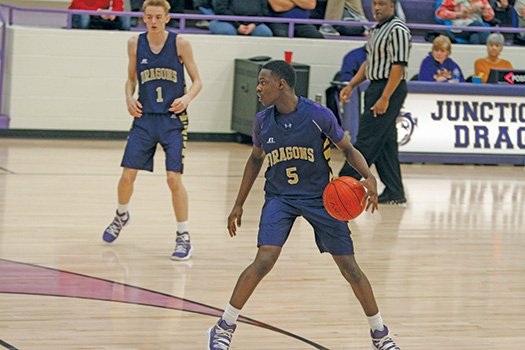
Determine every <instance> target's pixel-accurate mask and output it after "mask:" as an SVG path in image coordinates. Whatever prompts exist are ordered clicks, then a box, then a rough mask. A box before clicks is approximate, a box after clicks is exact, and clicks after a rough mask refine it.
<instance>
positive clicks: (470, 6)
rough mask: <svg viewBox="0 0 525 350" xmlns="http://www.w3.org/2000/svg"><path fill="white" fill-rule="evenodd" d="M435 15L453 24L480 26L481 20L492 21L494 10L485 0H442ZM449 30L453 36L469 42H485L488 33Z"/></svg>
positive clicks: (481, 24)
mask: <svg viewBox="0 0 525 350" xmlns="http://www.w3.org/2000/svg"><path fill="white" fill-rule="evenodd" d="M438 1H441V0H438ZM436 17H437V18H439V19H440V20H443V21H445V23H446V24H450V25H453V26H463V27H467V26H469V27H472V26H475V27H482V26H484V24H483V21H485V22H491V21H493V19H494V10H493V9H492V7H490V4H489V3H488V1H487V0H443V2H442V3H441V5H439V7H438V9H437V10H436ZM451 32H452V35H453V36H454V37H455V38H458V39H463V40H466V41H467V43H470V44H485V43H486V42H487V37H488V35H489V33H488V32H473V31H456V30H452V31H451Z"/></svg>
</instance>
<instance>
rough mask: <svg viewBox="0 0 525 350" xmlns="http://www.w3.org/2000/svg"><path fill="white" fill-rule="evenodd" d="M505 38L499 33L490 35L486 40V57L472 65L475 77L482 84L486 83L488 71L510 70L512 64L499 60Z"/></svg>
mask: <svg viewBox="0 0 525 350" xmlns="http://www.w3.org/2000/svg"><path fill="white" fill-rule="evenodd" d="M504 44H505V38H504V37H503V35H501V34H500V33H492V34H490V35H489V37H488V39H487V54H488V55H487V57H483V58H479V59H477V60H476V62H475V63H474V72H475V75H476V76H478V77H481V80H482V81H483V83H486V82H487V79H488V77H489V74H490V70H491V69H492V68H494V69H512V64H511V63H510V62H509V61H507V60H504V59H502V58H499V55H500V54H501V51H502V50H503V45H504Z"/></svg>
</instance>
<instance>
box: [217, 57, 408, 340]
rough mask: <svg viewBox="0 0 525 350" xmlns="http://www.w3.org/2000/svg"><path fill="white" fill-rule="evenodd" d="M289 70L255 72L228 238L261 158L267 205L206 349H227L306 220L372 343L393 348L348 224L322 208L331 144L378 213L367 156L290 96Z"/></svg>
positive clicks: (315, 108)
mask: <svg viewBox="0 0 525 350" xmlns="http://www.w3.org/2000/svg"><path fill="white" fill-rule="evenodd" d="M295 81H296V76H295V71H294V69H293V67H292V66H291V65H289V64H288V63H286V62H285V61H270V62H268V63H266V64H265V65H264V66H263V67H262V68H261V70H260V72H259V76H258V82H259V84H258V85H257V96H258V97H259V100H260V101H261V103H262V104H263V105H264V106H269V107H268V108H266V109H265V110H263V111H261V112H259V113H258V114H257V115H256V117H255V121H254V126H253V135H252V139H253V148H252V153H251V154H250V157H249V158H248V161H247V163H246V166H245V168H244V174H243V178H242V182H241V185H240V189H239V192H238V194H237V199H236V201H235V204H234V206H233V209H232V211H231V213H230V215H229V217H228V231H229V233H230V236H232V237H233V236H235V235H236V234H237V228H238V227H240V226H241V218H242V213H243V205H244V202H245V201H246V198H247V197H248V194H249V192H250V190H251V188H252V186H253V183H254V182H255V180H256V178H257V176H258V174H259V171H260V170H261V167H262V165H263V162H264V159H265V158H267V159H268V169H267V170H266V173H265V178H266V183H265V192H266V200H265V203H264V206H263V209H262V214H261V220H260V223H259V234H258V241H257V246H258V247H259V248H258V252H257V255H256V257H255V260H254V261H253V262H252V263H251V264H250V265H249V266H248V267H247V268H246V269H245V270H244V271H243V272H242V273H241V275H240V277H239V279H238V281H237V284H236V286H235V288H234V290H233V294H232V296H231V298H230V302H229V304H228V305H227V307H226V309H225V310H224V314H223V316H222V318H221V319H220V320H219V321H218V322H217V324H215V325H214V326H213V327H211V328H210V329H209V330H208V349H209V350H228V349H230V344H231V340H232V337H233V332H234V331H235V328H236V322H237V318H238V317H239V314H240V312H241V309H242V308H243V307H244V305H245V303H246V302H247V301H248V298H249V297H250V296H251V294H252V293H253V291H254V290H255V288H256V286H257V285H258V284H259V282H260V281H261V280H262V279H263V278H264V276H265V275H266V274H268V273H269V272H270V270H271V269H272V267H273V265H274V264H275V262H276V261H277V259H278V258H279V255H280V253H281V250H282V247H283V246H284V244H285V242H286V240H287V238H288V235H289V233H290V230H291V228H292V225H293V222H294V220H295V219H296V218H297V217H298V216H302V217H304V218H305V219H306V220H307V221H308V222H309V223H310V224H311V225H312V227H313V229H314V232H315V241H316V243H317V247H318V248H319V251H320V252H321V253H324V252H327V253H329V254H331V255H332V257H333V259H334V261H335V263H336V264H337V266H338V267H339V270H340V271H341V273H342V274H343V277H344V278H345V279H346V280H347V281H348V282H349V284H350V286H351V288H352V290H353V291H354V293H355V295H356V297H357V299H358V300H359V302H360V303H361V306H362V308H363V311H364V313H365V315H366V317H367V319H368V323H369V325H370V329H371V330H370V334H371V336H372V346H373V348H374V349H380V350H396V349H397V350H399V347H398V346H397V345H396V343H395V342H394V340H393V339H392V337H391V336H390V335H389V331H388V328H387V327H386V326H385V325H384V324H383V320H382V318H381V314H380V313H379V309H378V306H377V304H376V300H375V298H374V293H373V291H372V287H371V286H370V283H369V281H368V279H367V277H366V276H365V274H364V273H363V272H362V271H361V269H360V268H359V265H358V264H357V262H356V260H355V258H354V247H353V243H352V239H351V237H350V230H349V228H348V225H347V222H346V221H340V220H337V219H335V218H334V217H332V216H331V215H330V214H329V213H328V212H327V210H326V208H325V207H324V205H323V191H324V189H325V187H326V186H327V185H328V184H329V182H330V180H331V177H332V171H331V169H330V165H329V160H330V144H331V143H334V144H335V145H336V146H337V147H338V148H339V149H340V150H341V151H342V152H343V153H344V155H345V157H346V160H347V161H348V163H349V164H350V165H352V167H354V168H355V169H356V170H357V171H359V173H360V174H361V175H362V176H363V178H364V180H362V181H361V184H362V185H363V186H364V187H366V189H367V191H366V194H365V197H364V198H363V200H364V201H367V205H366V207H367V209H371V211H372V212H374V210H376V209H377V182H376V179H375V177H374V176H373V175H372V173H371V172H370V168H369V167H368V165H367V163H366V161H365V159H364V158H363V156H362V155H361V153H359V151H357V150H356V149H355V148H354V147H353V146H352V145H351V143H350V142H349V140H348V138H347V137H345V134H344V132H343V130H342V129H341V127H340V126H339V125H338V123H337V120H336V118H335V116H334V115H333V113H332V112H331V111H330V110H329V109H327V108H325V107H324V106H321V105H319V104H317V103H315V102H313V101H311V100H308V99H306V98H303V97H298V96H296V94H295V89H294V86H295Z"/></svg>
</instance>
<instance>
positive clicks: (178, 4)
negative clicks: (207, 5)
mask: <svg viewBox="0 0 525 350" xmlns="http://www.w3.org/2000/svg"><path fill="white" fill-rule="evenodd" d="M167 1H168V3H169V4H170V6H171V7H170V13H184V0H167ZM129 2H130V6H131V11H133V12H140V11H142V4H144V0H129ZM138 22H139V18H138V17H133V18H132V20H131V23H132V25H133V26H136V25H137V24H138ZM168 25H169V26H170V27H178V25H179V23H178V21H177V20H175V19H173V18H172V19H170V22H169V23H168Z"/></svg>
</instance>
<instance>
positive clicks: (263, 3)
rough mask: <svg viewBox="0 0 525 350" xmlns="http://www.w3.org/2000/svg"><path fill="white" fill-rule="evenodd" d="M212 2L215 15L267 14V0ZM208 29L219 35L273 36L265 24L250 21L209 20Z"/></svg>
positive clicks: (217, 0) (258, 15)
mask: <svg viewBox="0 0 525 350" xmlns="http://www.w3.org/2000/svg"><path fill="white" fill-rule="evenodd" d="M212 4H213V10H214V12H215V14H216V15H223V16H257V17H263V16H268V15H269V10H268V3H267V0H249V1H246V0H213V2H212ZM210 31H211V32H212V33H213V34H221V35H237V34H239V35H253V36H273V33H272V30H271V29H270V28H269V27H268V26H267V25H266V24H264V23H253V22H250V21H240V22H223V21H211V22H210Z"/></svg>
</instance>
